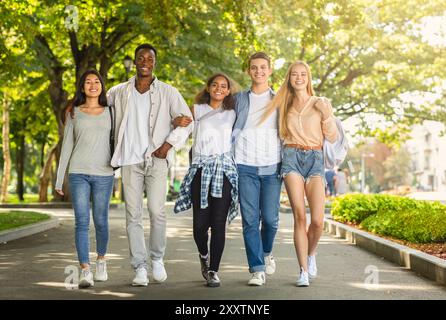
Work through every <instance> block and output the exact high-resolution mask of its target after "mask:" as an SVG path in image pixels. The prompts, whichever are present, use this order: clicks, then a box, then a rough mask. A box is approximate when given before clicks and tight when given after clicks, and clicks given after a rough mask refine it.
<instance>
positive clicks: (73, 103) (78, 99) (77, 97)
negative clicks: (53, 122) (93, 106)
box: [63, 69, 107, 123]
mask: <svg viewBox="0 0 446 320" xmlns="http://www.w3.org/2000/svg"><path fill="white" fill-rule="evenodd" d="M90 74H94V75H95V76H96V77H98V79H99V82H100V83H101V94H100V95H99V101H98V102H99V105H101V106H103V107H106V106H107V95H106V91H107V90H106V89H105V84H104V80H102V77H101V75H100V74H99V72H97V71H96V70H94V69H91V70H87V71H85V72H84V73H83V74H82V75H81V77H80V78H79V82H78V83H77V86H76V93H75V94H74V98H73V99H71V100H70V101H68V103H67V106H66V107H65V110H64V112H63V123H65V120H66V117H67V114H68V113H69V114H70V116H71V118H72V119H73V118H74V108H75V107H78V106H81V105H83V104H84V103H85V101H87V96H86V95H85V92H84V85H85V80H86V79H87V77H88V76H89V75H90Z"/></svg>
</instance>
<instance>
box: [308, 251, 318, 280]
mask: <svg viewBox="0 0 446 320" xmlns="http://www.w3.org/2000/svg"><path fill="white" fill-rule="evenodd" d="M308 277H309V278H310V280H312V279H314V278H316V277H317V266H316V256H315V255H314V256H308Z"/></svg>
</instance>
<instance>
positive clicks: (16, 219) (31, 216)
mask: <svg viewBox="0 0 446 320" xmlns="http://www.w3.org/2000/svg"><path fill="white" fill-rule="evenodd" d="M49 218H50V216H49V215H47V214H44V213H38V212H32V211H5V212H0V231H4V230H8V229H14V228H17V227H21V226H24V225H27V224H32V223H37V222H40V221H44V220H48V219H49Z"/></svg>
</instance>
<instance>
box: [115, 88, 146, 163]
mask: <svg viewBox="0 0 446 320" xmlns="http://www.w3.org/2000/svg"><path fill="white" fill-rule="evenodd" d="M128 108H131V109H130V110H129V115H128V119H127V121H128V122H127V125H126V127H125V132H124V137H123V139H124V143H123V144H122V157H123V159H122V165H131V164H137V163H141V162H143V161H144V154H145V152H146V151H147V148H148V147H149V145H151V143H152V138H151V134H150V130H149V117H150V109H151V101H150V93H149V91H146V92H145V93H143V94H141V93H139V92H138V90H136V88H135V87H133V89H132V95H131V97H130V101H129V104H128Z"/></svg>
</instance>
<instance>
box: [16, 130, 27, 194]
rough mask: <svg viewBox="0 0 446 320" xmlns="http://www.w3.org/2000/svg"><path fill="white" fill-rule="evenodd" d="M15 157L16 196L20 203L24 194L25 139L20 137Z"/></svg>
mask: <svg viewBox="0 0 446 320" xmlns="http://www.w3.org/2000/svg"><path fill="white" fill-rule="evenodd" d="M16 150H17V155H16V171H17V190H16V193H17V196H18V197H19V200H20V201H24V200H25V198H24V196H23V195H24V193H25V188H24V184H23V173H24V170H25V137H24V136H23V135H22V136H20V138H19V144H18V146H17V148H16Z"/></svg>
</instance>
